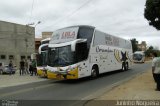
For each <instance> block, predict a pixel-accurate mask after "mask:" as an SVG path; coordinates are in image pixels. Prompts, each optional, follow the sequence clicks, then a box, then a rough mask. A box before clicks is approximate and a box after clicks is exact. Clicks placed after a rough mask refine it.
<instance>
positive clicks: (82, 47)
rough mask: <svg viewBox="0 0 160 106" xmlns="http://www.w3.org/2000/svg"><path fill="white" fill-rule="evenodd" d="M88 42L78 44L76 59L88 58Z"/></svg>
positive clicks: (78, 60)
mask: <svg viewBox="0 0 160 106" xmlns="http://www.w3.org/2000/svg"><path fill="white" fill-rule="evenodd" d="M87 53H88V49H87V42H85V43H77V44H76V60H77V62H80V61H83V60H86V59H87V57H88V54H87Z"/></svg>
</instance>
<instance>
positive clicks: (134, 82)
mask: <svg viewBox="0 0 160 106" xmlns="http://www.w3.org/2000/svg"><path fill="white" fill-rule="evenodd" d="M155 88H156V83H155V82H154V79H153V76H152V72H151V69H150V70H148V71H147V72H145V73H142V74H140V75H138V76H136V77H135V78H134V79H131V80H129V81H127V82H125V83H123V85H119V86H117V87H114V88H112V89H111V90H110V91H108V92H106V93H104V95H102V96H100V97H97V99H96V100H160V91H155Z"/></svg>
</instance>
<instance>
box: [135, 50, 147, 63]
mask: <svg viewBox="0 0 160 106" xmlns="http://www.w3.org/2000/svg"><path fill="white" fill-rule="evenodd" d="M133 61H134V62H135V63H144V62H145V53H144V51H136V52H134V53H133Z"/></svg>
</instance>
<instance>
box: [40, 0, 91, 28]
mask: <svg viewBox="0 0 160 106" xmlns="http://www.w3.org/2000/svg"><path fill="white" fill-rule="evenodd" d="M90 1H91V0H88V1H87V2H85V3H84V4H82V5H81V6H80V7H78V8H77V9H76V10H74V11H72V12H71V13H70V14H68V15H66V16H65V17H62V18H60V19H58V20H57V21H56V22H55V23H53V24H52V25H49V26H47V27H44V28H42V29H46V28H49V27H52V26H53V25H55V24H57V23H61V22H63V21H64V20H66V19H67V18H69V17H71V16H73V15H74V14H75V13H77V12H78V11H79V10H80V9H82V8H83V7H84V6H86V5H87V4H88V3H89V2H90ZM42 29H40V30H42Z"/></svg>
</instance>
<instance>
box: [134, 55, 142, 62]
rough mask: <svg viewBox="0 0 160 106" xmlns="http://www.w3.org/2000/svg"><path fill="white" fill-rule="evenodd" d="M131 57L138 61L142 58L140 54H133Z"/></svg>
mask: <svg viewBox="0 0 160 106" xmlns="http://www.w3.org/2000/svg"><path fill="white" fill-rule="evenodd" d="M133 59H134V60H138V61H140V60H141V59H142V54H134V55H133Z"/></svg>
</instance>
